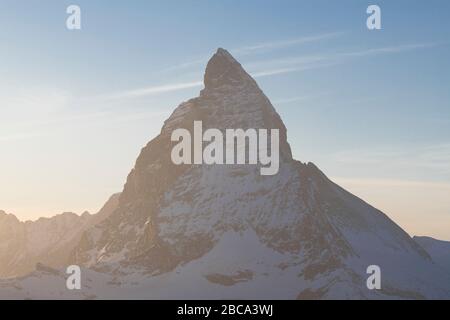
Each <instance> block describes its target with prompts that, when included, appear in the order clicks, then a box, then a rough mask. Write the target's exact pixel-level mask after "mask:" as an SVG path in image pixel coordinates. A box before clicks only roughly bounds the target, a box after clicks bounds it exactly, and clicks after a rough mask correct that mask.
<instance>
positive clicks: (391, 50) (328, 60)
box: [102, 33, 439, 99]
mask: <svg viewBox="0 0 450 320" xmlns="http://www.w3.org/2000/svg"><path fill="white" fill-rule="evenodd" d="M341 34H342V33H328V34H323V35H318V36H311V37H304V38H298V39H293V40H286V41H275V42H267V43H262V44H259V45H254V46H248V47H243V48H238V49H235V50H233V51H232V52H234V53H235V54H236V52H237V53H238V54H237V55H245V54H250V53H252V52H258V50H271V49H276V48H282V47H284V46H290V45H294V44H300V43H307V42H312V41H319V40H324V39H328V38H331V37H336V36H338V35H341ZM437 45H439V43H423V44H404V45H398V46H388V47H380V48H370V49H364V50H358V51H349V52H337V53H331V54H330V53H327V54H323V53H320V54H315V55H305V56H297V57H285V58H279V59H270V60H262V61H257V62H253V63H250V64H249V65H248V66H246V67H247V69H248V70H251V71H250V74H251V75H252V76H253V77H255V78H260V77H268V76H274V75H280V74H287V73H294V72H301V71H306V70H311V69H317V68H326V67H332V66H336V65H338V64H341V63H345V62H348V61H350V60H351V59H352V58H361V57H365V56H371V55H382V54H396V53H401V52H405V51H411V50H417V49H424V48H429V47H434V46H437ZM205 60H207V58H205V59H204V60H199V61H203V62H204V61H205ZM196 62H198V61H195V62H187V63H184V64H183V66H184V67H186V66H191V65H193V64H195V63H196ZM202 85H203V82H202V81H191V82H182V83H171V84H165V85H153V86H148V87H143V88H138V89H133V90H128V91H123V92H119V93H113V94H109V95H105V96H102V97H103V98H107V99H126V98H138V97H144V96H152V95H157V94H162V93H168V92H175V91H181V90H185V89H190V88H197V87H201V86H202Z"/></svg>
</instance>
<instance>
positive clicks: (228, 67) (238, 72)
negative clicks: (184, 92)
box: [204, 48, 254, 89]
mask: <svg viewBox="0 0 450 320" xmlns="http://www.w3.org/2000/svg"><path fill="white" fill-rule="evenodd" d="M240 82H252V83H254V81H253V79H252V78H251V77H250V75H249V74H248V73H247V72H245V70H244V69H243V68H242V66H241V64H240V63H239V62H237V61H236V60H235V59H234V58H233V56H232V55H231V54H230V53H229V52H228V51H227V50H225V49H222V48H219V49H217V52H216V53H215V54H214V55H213V57H212V58H211V59H210V60H209V62H208V65H207V66H206V71H205V76H204V83H205V88H206V89H210V88H217V87H220V86H224V85H230V86H232V85H239V83H240Z"/></svg>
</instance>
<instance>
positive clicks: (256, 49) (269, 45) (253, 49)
mask: <svg viewBox="0 0 450 320" xmlns="http://www.w3.org/2000/svg"><path fill="white" fill-rule="evenodd" d="M343 34H344V32H330V33H324V34H318V35H311V36H304V37H300V38H294V39H288V40H280V41H267V42H262V43H259V44H255V45H250V46H243V47H238V48H235V49H231V50H230V52H232V53H233V54H234V55H236V56H237V57H241V56H246V55H250V54H256V53H261V52H268V51H272V50H277V49H283V48H287V47H291V46H295V45H300V44H306V43H311V42H317V41H323V40H328V39H332V38H336V37H339V36H342V35H343ZM208 58H209V56H207V55H205V56H203V57H202V58H199V59H194V60H192V61H187V62H183V63H180V64H176V65H174V66H171V67H168V68H166V69H164V70H162V72H169V71H175V70H180V69H186V68H190V67H194V66H198V65H201V64H202V63H204V62H205V61H206V60H208Z"/></svg>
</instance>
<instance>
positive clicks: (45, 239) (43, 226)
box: [0, 195, 118, 278]
mask: <svg viewBox="0 0 450 320" xmlns="http://www.w3.org/2000/svg"><path fill="white" fill-rule="evenodd" d="M117 202H118V195H113V196H112V197H111V198H110V199H109V200H108V202H107V203H106V204H105V206H104V207H103V208H102V209H101V210H100V211H99V213H98V214H96V215H91V214H89V213H87V212H86V213H84V214H82V215H81V216H78V215H76V214H75V213H63V214H60V215H57V216H54V217H52V218H40V219H39V220H37V221H26V222H21V221H19V220H18V219H17V218H16V217H15V216H14V215H12V214H6V213H5V212H4V211H0V278H10V277H17V276H23V275H26V274H28V273H30V272H31V271H33V270H34V269H35V266H36V264H37V263H43V264H45V265H47V266H51V267H55V268H62V267H64V266H66V265H67V263H68V259H69V255H70V252H72V250H73V249H74V248H75V246H76V245H77V244H78V242H79V240H80V238H81V235H82V233H83V231H84V230H86V229H87V228H88V227H89V226H91V225H94V224H96V223H98V222H100V221H102V220H103V219H105V218H106V217H107V216H108V215H109V214H110V213H111V212H112V211H113V210H114V209H115V208H116V206H117Z"/></svg>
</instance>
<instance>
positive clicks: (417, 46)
mask: <svg viewBox="0 0 450 320" xmlns="http://www.w3.org/2000/svg"><path fill="white" fill-rule="evenodd" d="M439 44H441V43H417V44H405V45H398V46H390V47H381V48H371V49H366V50H360V51H353V52H346V53H341V54H340V56H342V57H364V56H371V55H379V54H393V53H400V52H405V51H412V50H416V49H425V48H431V47H435V46H438V45H439Z"/></svg>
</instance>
